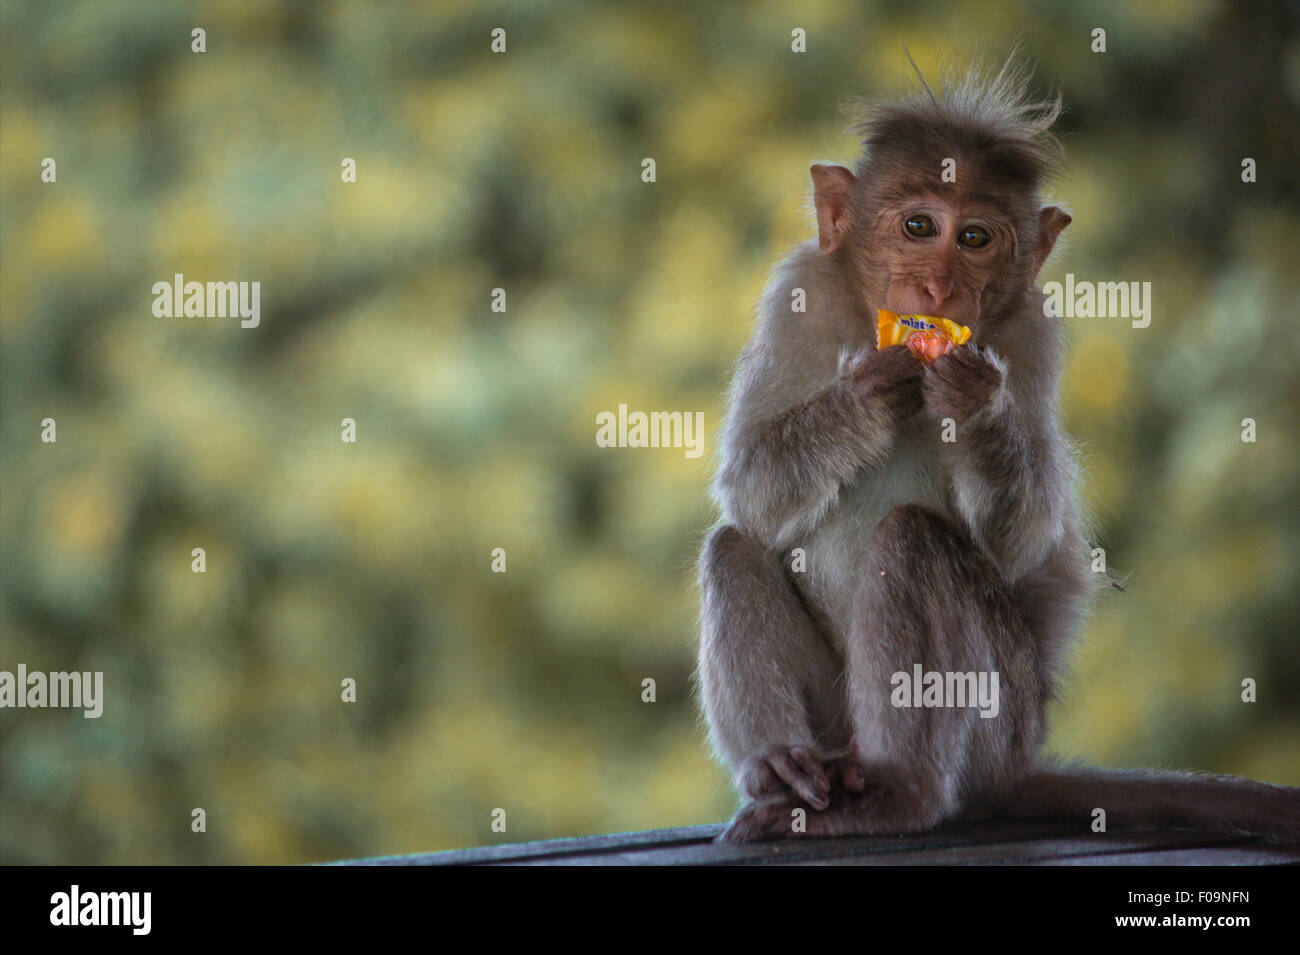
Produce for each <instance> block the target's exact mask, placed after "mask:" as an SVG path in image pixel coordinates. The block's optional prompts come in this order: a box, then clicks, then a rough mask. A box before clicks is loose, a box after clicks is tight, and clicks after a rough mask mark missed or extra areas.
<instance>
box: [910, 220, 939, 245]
mask: <svg viewBox="0 0 1300 955" xmlns="http://www.w3.org/2000/svg"><path fill="white" fill-rule="evenodd" d="M903 228H904V229H906V230H907V234H908V235H912V236H916V237H917V238H918V239H925V238H929V237H930V236H932V235H934V234H935V233H936V232H937V231H938V230H936V229H935V227H934V220H933V219H931V218H930V217H929V216H908V217H907V220H906V221H905V222H904V223H903Z"/></svg>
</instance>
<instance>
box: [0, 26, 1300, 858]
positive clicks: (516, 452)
mask: <svg viewBox="0 0 1300 955" xmlns="http://www.w3.org/2000/svg"><path fill="white" fill-rule="evenodd" d="M1292 9H1293V8H1292ZM1287 10H1288V8H1287V6H1286V5H1283V4H1272V3H1263V2H1260V3H1212V2H1209V0H1164V2H1160V3H1150V4H1125V3H1113V4H1111V3H1101V2H1087V3H1078V2H1065V0H1062V2H1059V3H1037V2H1005V3H979V4H971V3H963V2H935V3H901V2H883V0H878V2H854V3H849V2H800V3H797V4H796V3H788V2H786V3H777V2H752V3H745V4H734V5H732V4H701V3H685V2H654V3H623V4H616V5H596V4H590V5H588V4H578V3H568V2H559V0H554V2H552V0H533V2H528V3H514V2H512V3H483V2H478V0H464V2H453V0H439V2H436V3H420V4H416V3H411V4H371V3H362V2H355V3H344V2H322V3H289V2H267V0H213V2H205V3H186V2H177V3H164V4H160V3H152V2H144V0H124V2H115V3H93V2H68V3H45V2H27V3H18V2H5V3H4V5H3V28H4V29H3V41H2V44H0V53H2V57H0V59H2V62H3V66H2V67H0V68H2V70H3V72H2V74H0V79H2V89H0V102H2V105H3V110H2V113H0V116H2V118H0V183H2V188H3V192H2V202H3V222H2V237H0V238H2V242H3V278H2V282H0V309H2V314H3V321H2V323H0V344H2V345H3V357H2V359H0V369H2V371H3V384H2V389H3V390H2V393H0V394H2V397H3V411H2V413H0V440H2V441H3V494H2V495H0V520H2V522H3V528H2V529H3V539H2V549H0V559H2V560H3V567H2V570H3V599H2V600H0V633H2V635H3V648H2V653H0V669H9V670H13V669H14V668H15V667H16V665H17V664H18V663H20V662H22V663H26V664H27V665H28V667H29V668H31V669H41V670H63V669H80V670H102V671H104V673H105V684H106V695H107V699H106V703H105V713H104V716H103V717H102V718H101V719H99V720H87V719H83V718H82V717H81V715H80V714H79V713H77V712H75V711H71V712H70V711H65V710H24V711H15V710H6V711H4V712H3V713H0V774H2V785H3V788H2V794H3V795H2V801H0V854H2V855H3V858H4V859H5V861H8V862H75V863H105V862H131V863H144V862H167V863H171V862H200V863H208V862H256V863H279V862H292V861H302V860H320V859H329V858H337V857H344V856H357V855H370V854H379V853H393V852H410V851H418V850H431V849H437V848H444V847H454V846H467V845H475V844H484V843H490V842H496V841H517V840H522V839H531V838H540V837H547V836H559V835H569V834H583V833H591V832H596V831H611V830H620V829H639V828H650V827H657V826H666V825H674V824H686V823H694V822H703V821H710V820H717V819H720V818H722V817H724V816H725V815H727V814H728V813H729V812H730V811H731V809H732V796H731V793H730V790H729V787H728V784H727V781H726V780H725V779H724V777H723V776H722V774H721V773H720V772H719V771H718V770H717V769H716V768H714V767H713V765H712V764H711V763H710V761H709V757H708V754H707V751H706V747H705V745H704V742H703V734H702V732H701V731H700V729H699V726H698V722H697V716H696V712H695V708H694V704H693V701H692V697H691V690H690V672H691V668H692V663H693V642H694V637H695V632H694V621H695V612H696V604H695V593H694V588H693V582H692V560H693V557H694V553H695V550H696V548H697V546H698V544H699V542H700V540H701V538H702V536H703V533H704V532H705V530H706V529H707V527H708V525H709V523H710V521H711V520H712V512H711V510H710V506H709V504H708V501H707V497H706V487H707V482H708V479H709V459H708V457H707V456H706V457H705V458H702V459H698V460H692V459H688V458H686V457H685V455H684V454H683V453H682V452H681V451H672V450H641V451H631V450H628V451H613V450H608V449H600V448H597V447H596V446H595V443H594V432H595V415H596V413H597V412H598V411H601V410H606V409H613V408H616V407H617V405H618V404H619V403H620V402H626V403H628V404H629V405H630V406H631V407H632V408H634V409H637V408H640V409H647V410H649V409H666V410H673V409H679V410H686V409H692V410H695V409H702V410H704V411H705V413H706V425H707V427H708V429H709V431H710V432H713V431H714V430H715V429H716V427H717V425H718V422H719V416H720V413H721V409H722V404H721V400H722V395H723V391H724V388H725V384H726V380H727V378H728V373H729V368H730V366H731V363H732V362H733V361H734V359H735V357H736V355H737V353H738V351H739V349H740V347H741V346H742V344H743V342H744V340H745V338H746V337H747V335H748V332H749V328H750V322H751V315H752V306H753V303H754V301H755V300H756V298H757V296H758V293H759V291H760V289H761V287H762V284H763V281H764V277H765V275H766V271H767V269H768V268H769V267H770V265H771V264H772V262H773V261H774V260H775V259H776V258H777V257H778V256H779V255H780V254H781V253H782V252H783V251H784V250H785V249H786V248H787V247H788V246H789V245H790V244H791V243H792V242H795V241H799V240H802V239H804V238H807V237H808V236H810V235H811V234H813V230H812V227H811V225H810V223H809V219H808V215H807V206H806V203H807V180H806V177H807V168H808V165H809V163H810V161H812V160H814V159H818V158H822V159H826V158H830V159H839V160H841V161H842V160H846V159H848V158H850V157H851V156H852V154H853V151H854V143H853V142H852V140H851V139H850V138H849V137H847V136H845V135H844V134H843V127H844V125H845V122H846V121H845V119H844V117H843V116H842V115H841V114H840V113H838V112H837V110H836V108H835V104H836V102H837V99H838V97H839V96H840V95H841V94H860V93H875V92H879V91H884V90H889V89H894V88H898V87H901V86H903V85H904V84H906V83H908V82H909V81H910V78H909V68H908V66H907V63H906V59H905V57H904V54H903V47H904V45H906V46H907V48H908V50H910V52H911V54H912V55H913V56H914V57H915V58H916V60H917V62H918V63H919V64H920V66H921V67H922V68H923V69H925V70H926V71H927V72H929V73H931V74H933V73H934V72H935V69H936V67H937V66H938V64H939V62H940V60H941V58H942V57H943V56H944V55H952V56H953V57H955V58H956V59H957V60H958V61H961V60H964V59H967V58H968V57H969V56H970V55H971V54H972V53H974V52H977V51H978V52H983V53H985V54H987V55H989V56H991V57H994V58H997V57H1000V56H1001V55H1003V54H1004V53H1005V52H1006V50H1007V49H1008V48H1009V46H1010V44H1011V42H1012V41H1013V40H1014V39H1015V38H1016V37H1017V36H1020V37H1021V39H1022V42H1023V46H1024V50H1025V52H1026V53H1027V54H1028V55H1029V56H1030V57H1031V58H1033V59H1035V60H1037V61H1038V63H1039V68H1038V82H1039V83H1040V85H1041V87H1042V88H1043V89H1044V90H1046V89H1047V88H1049V87H1050V86H1055V85H1059V86H1061V87H1062V88H1063V90H1064V93H1065V97H1066V100H1067V103H1068V106H1069V109H1070V112H1069V114H1068V115H1067V117H1066V118H1065V120H1064V121H1063V124H1062V129H1063V132H1064V134H1065V141H1066V146H1067V152H1068V155H1069V158H1070V166H1069V169H1068V170H1067V173H1066V175H1065V176H1064V177H1063V178H1062V179H1061V181H1060V182H1059V184H1058V186H1057V189H1058V192H1059V195H1060V197H1061V198H1062V199H1064V200H1065V201H1066V202H1067V203H1068V204H1069V205H1070V207H1071V209H1072V210H1073V212H1074V217H1075V221H1074V224H1073V225H1072V226H1071V228H1070V229H1069V230H1068V232H1067V234H1066V239H1067V247H1066V248H1065V249H1063V250H1062V251H1061V252H1058V254H1057V256H1056V257H1055V259H1054V260H1053V262H1052V263H1051V264H1050V265H1049V267H1048V269H1047V270H1046V271H1045V273H1044V275H1043V276H1042V278H1043V279H1044V280H1045V281H1046V280H1052V279H1060V278H1061V277H1062V276H1063V275H1064V274H1065V272H1067V271H1072V272H1074V273H1075V275H1076V276H1077V277H1078V278H1079V279H1091V280H1097V281H1103V280H1124V281H1151V282H1152V283H1153V288H1154V292H1153V294H1154V302H1155V313H1154V320H1153V322H1152V324H1151V327H1150V328H1148V329H1142V330H1135V329H1132V328H1130V327H1129V325H1128V323H1127V322H1125V321H1122V320H1113V319H1112V320H1103V319H1078V320H1073V321H1071V322H1070V334H1071V343H1072V356H1071V360H1070V366H1069V374H1068V378H1067V381H1066V388H1065V395H1064V398H1065V405H1066V410H1067V419H1068V426H1069V428H1070V430H1071V431H1072V433H1073V434H1074V435H1075V436H1076V437H1077V438H1078V439H1079V441H1080V443H1081V446H1082V448H1083V451H1084V455H1085V462H1086V465H1087V467H1088V472H1089V475H1090V480H1089V484H1088V490H1087V497H1088V501H1089V504H1090V505H1091V506H1092V507H1093V508H1094V510H1095V512H1096V514H1097V518H1098V526H1099V529H1100V530H1099V534H1100V540H1101V542H1102V543H1103V544H1104V545H1105V546H1106V548H1107V550H1108V554H1109V557H1110V561H1111V565H1112V568H1113V569H1116V570H1118V571H1119V572H1121V573H1128V574H1130V576H1129V578H1128V581H1127V587H1128V589H1127V592H1125V593H1123V594H1120V593H1118V592H1116V593H1114V594H1113V595H1112V596H1111V597H1109V598H1108V599H1107V600H1105V601H1104V602H1103V603H1102V605H1101V606H1100V607H1099V608H1098V610H1097V612H1096V614H1095V615H1094V617H1093V619H1092V620H1091V622H1090V624H1089V626H1088V630H1087V634H1086V643H1085V644H1084V646H1083V649H1082V650H1081V652H1080V653H1079V654H1078V656H1077V659H1076V666H1075V674H1076V681H1077V682H1076V683H1075V684H1074V689H1073V690H1072V691H1071V692H1070V693H1069V695H1068V696H1067V698H1066V699H1065V700H1064V701H1062V703H1061V705H1059V706H1058V707H1056V710H1055V712H1054V720H1055V729H1054V736H1053V743H1054V745H1055V746H1056V747H1057V748H1058V749H1060V750H1061V751H1063V752H1066V753H1071V754H1075V755H1079V756H1083V757H1086V758H1089V759H1092V760H1094V761H1098V762H1101V763H1103V764H1107V765H1121V764H1161V765H1195V766H1200V767H1203V768H1207V769H1211V770H1216V771H1222V772H1237V773H1246V774H1250V775H1253V776H1256V777H1260V778H1264V779H1269V780H1274V781H1280V782H1287V783H1292V784H1296V783H1300V742H1298V734H1297V728H1298V727H1300V699H1298V698H1297V693H1296V689H1295V688H1296V686H1297V685H1300V654H1298V653H1297V647H1296V640H1295V631H1296V625H1295V621H1296V619H1297V611H1298V610H1300V607H1298V606H1297V603H1298V600H1300V598H1298V596H1297V595H1298V594H1300V586H1298V584H1300V535H1298V534H1297V521H1298V520H1300V511H1298V509H1297V507H1296V491H1295V489H1296V477H1297V475H1296V460H1297V455H1296V451H1297V447H1296V426H1295V425H1296V422H1295V417H1294V409H1295V408H1296V407H1297V403H1298V402H1300V394H1298V393H1297V378H1296V376H1295V374H1294V371H1293V370H1294V367H1295V362H1296V358H1297V350H1298V349H1297V344H1296V337H1297V336H1296V325H1295V320H1296V318H1297V307H1296V301H1297V300H1296V296H1295V292H1294V288H1293V285H1292V283H1293V282H1294V281H1295V278H1296V274H1297V266H1300V261H1297V245H1296V239H1295V236H1296V232H1297V228H1298V227H1300V211H1298V210H1300V203H1298V202H1297V187H1296V178H1295V157H1296V156H1297V155H1300V143H1298V142H1297V138H1298V137H1300V133H1298V130H1300V122H1297V118H1298V106H1297V104H1298V103H1300V43H1298V41H1297V35H1296V31H1295V22H1294V19H1293V17H1294V14H1293V13H1288V12H1287ZM1288 17H1292V19H1290V20H1288V19H1287V18H1288ZM196 26H198V27H203V28H204V29H206V31H207V52H206V53H202V54H198V53H193V52H191V50H190V42H191V40H190V31H191V29H192V28H193V27H196ZM498 26H500V27H504V28H505V29H506V30H507V37H508V39H507V43H508V52H507V53H505V54H504V55H494V54H492V53H491V52H490V51H489V34H490V31H491V30H492V29H493V28H494V27H498ZM1097 26H1102V27H1104V28H1106V30H1107V34H1108V38H1107V42H1108V52H1106V53H1105V54H1094V53H1092V52H1091V51H1090V49H1089V47H1090V42H1091V38H1090V32H1091V30H1092V29H1093V28H1094V27H1097ZM795 27H802V28H804V29H805V30H807V32H808V52H807V53H806V54H795V53H792V52H791V51H790V32H791V30H792V29H793V28H795ZM46 156H50V157H53V158H55V159H56V160H57V163H58V167H57V168H58V181H57V183H55V184H45V183H42V182H41V181H40V178H39V173H40V164H41V160H42V158H43V157H46ZM646 156H652V157H654V158H655V159H656V162H657V166H658V182H657V183H654V184H652V185H647V184H644V183H642V182H641V179H640V168H641V166H640V164H641V159H642V158H643V157H646ZM1245 156H1250V157H1253V158H1254V159H1256V160H1257V162H1258V168H1259V181H1258V182H1257V183H1255V184H1243V183H1242V182H1241V181H1240V164H1241V159H1242V158H1243V157H1245ZM344 157H353V158H355V159H356V161H357V168H358V177H359V181H358V182H357V183H356V184H351V185H345V184H343V183H342V182H341V181H340V162H341V160H342V159H343V158H344ZM177 272H180V273H183V274H184V275H185V276H186V277H187V278H190V279H196V280H199V281H207V280H243V281H253V280H256V281H260V282H261V283H262V315H263V317H262V325H261V327H260V328H257V329H248V330H245V329H241V328H239V327H238V323H237V322H234V321H221V320H215V321H207V320H202V319H188V320H187V319H159V318H155V317H153V315H152V314H151V304H152V293H151V286H152V284H153V283H154V282H156V281H167V280H170V278H171V276H172V275H173V274H174V273H177ZM495 287H501V288H504V289H506V291H507V294H508V311H507V312H506V313H505V314H497V313H493V312H492V311H490V309H489V302H490V293H491V290H492V289H493V288H495ZM47 416H49V417H53V418H55V419H56V420H57V422H58V442H57V444H52V445H50V444H42V443H41V442H40V440H39V430H40V421H41V419H42V418H44V417H47ZM1247 416H1249V417H1253V418H1255V419H1256V420H1257V422H1258V429H1259V438H1258V441H1257V443H1255V444H1243V443H1242V441H1241V440H1240V437H1239V433H1240V424H1239V422H1240V421H1241V419H1242V418H1243V417H1247ZM345 417H353V418H355V419H356V421H357V422H358V435H359V440H358V443H357V444H355V445H349V444H344V443H342V442H341V441H340V436H339V426H340V421H341V419H343V418H345ZM197 546H202V547H205V548H206V549H207V555H208V557H207V573H206V574H202V575H200V574H194V573H192V572H191V569H190V562H191V557H190V551H191V549H192V548H194V547H197ZM494 547H504V548H505V549H506V551H507V553H508V561H509V563H508V568H509V570H508V573H506V574H504V575H499V574H492V573H490V572H489V555H490V552H491V550H492V548H494ZM1247 676H1250V677H1254V678H1255V679H1257V680H1258V681H1259V702H1257V703H1255V704H1253V705H1246V704H1243V703H1242V702H1240V698H1239V696H1240V681H1241V680H1242V678H1243V677H1247ZM345 677H353V678H355V679H356V681H357V685H358V695H359V699H358V702H357V703H355V704H343V703H341V702H340V681H341V680H342V679H343V678H345ZM645 677H654V678H655V679H656V680H657V683H658V702H657V703H654V704H646V703H642V702H641V701H640V693H641V680H642V679H643V678H645ZM199 806H201V807H203V808H204V809H206V810H207V814H208V831H207V833H206V834H203V835H196V834H193V833H191V831H190V812H191V809H192V808H193V807H199ZM496 807H501V808H504V809H506V810H507V813H508V821H509V828H508V832H507V833H506V834H505V835H500V834H494V833H492V832H491V831H490V828H489V821H490V813H491V811H492V810H493V809H494V808H496Z"/></svg>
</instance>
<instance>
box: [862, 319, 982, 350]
mask: <svg viewBox="0 0 1300 955" xmlns="http://www.w3.org/2000/svg"><path fill="white" fill-rule="evenodd" d="M876 331H877V334H876V341H877V342H878V344H879V347H880V348H888V347H889V346H891V345H906V346H907V349H908V351H910V352H911V353H912V354H913V355H915V356H916V357H917V358H920V359H921V360H922V361H934V360H935V359H936V358H938V357H939V356H940V355H946V354H948V352H950V351H952V350H953V348H955V347H956V346H958V345H964V344H966V342H968V341H969V340H970V334H971V332H970V329H969V328H967V327H966V326H965V325H959V324H958V323H957V322H954V321H952V320H951V319H947V318H940V317H938V316H936V315H898V314H896V313H894V312H891V311H888V310H886V309H883V308H882V309H881V310H880V311H878V312H877V313H876Z"/></svg>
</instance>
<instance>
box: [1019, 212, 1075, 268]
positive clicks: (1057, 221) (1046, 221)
mask: <svg viewBox="0 0 1300 955" xmlns="http://www.w3.org/2000/svg"><path fill="white" fill-rule="evenodd" d="M1071 221H1073V220H1072V219H1071V218H1070V214H1069V213H1068V212H1066V211H1065V210H1064V209H1062V208H1061V207H1060V206H1047V207H1046V208H1044V209H1043V210H1042V211H1041V212H1039V213H1038V244H1037V245H1036V246H1034V274H1033V275H1031V276H1030V279H1029V280H1030V281H1031V282H1032V281H1033V280H1034V279H1036V278H1038V270H1039V269H1041V268H1042V267H1043V263H1044V262H1046V261H1047V257H1048V256H1049V255H1051V254H1052V249H1053V247H1055V245H1056V237H1057V236H1059V235H1060V234H1061V230H1062V229H1064V228H1065V227H1066V226H1067V225H1069V224H1070V222H1071Z"/></svg>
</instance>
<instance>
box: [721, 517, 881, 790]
mask: <svg viewBox="0 0 1300 955" xmlns="http://www.w3.org/2000/svg"><path fill="white" fill-rule="evenodd" d="M700 589H701V591H702V596H703V600H702V612H701V631H700V684H701V690H702V695H703V700H704V707H705V711H706V713H707V715H708V721H709V731H710V736H711V738H712V741H713V746H714V749H715V750H716V751H717V752H718V753H719V755H720V756H721V757H722V758H723V759H724V760H725V762H726V764H727V766H728V767H729V768H730V769H731V770H732V772H733V773H734V774H735V779H736V788H737V789H738V790H739V791H740V792H741V793H742V794H744V795H745V796H748V797H749V798H757V797H760V796H764V795H768V794H771V793H773V792H779V791H780V792H785V791H788V790H787V789H786V787H789V789H790V790H793V791H794V792H795V793H797V794H798V795H799V796H800V797H801V798H802V799H803V800H804V801H806V802H808V803H809V804H811V805H814V806H820V807H824V806H826V805H827V804H828V798H829V794H830V786H831V782H832V781H833V776H834V775H836V774H837V770H838V769H839V764H838V763H834V762H832V763H831V764H829V765H828V764H827V763H826V762H825V759H826V757H827V756H829V755H831V754H830V752H829V750H830V749H832V748H834V747H836V746H843V745H844V744H845V743H846V742H847V739H848V730H847V723H846V718H845V709H844V704H843V693H844V691H843V680H842V674H843V668H842V664H841V663H840V661H839V660H838V659H837V658H836V656H835V655H834V654H833V653H832V652H831V649H830V647H829V646H828V645H827V643H826V641H825V640H824V639H822V637H821V636H820V635H819V634H818V632H817V629H816V627H815V626H814V624H813V621H812V619H811V617H810V616H809V615H808V612H807V610H806V609H805V608H804V606H803V604H802V602H801V601H800V599H799V597H798V595H797V594H796V593H795V592H794V588H793V587H792V586H791V585H790V582H789V580H787V578H786V576H785V574H784V573H783V571H782V568H781V565H780V562H779V560H778V558H777V556H776V555H775V554H774V553H772V552H770V551H769V550H767V549H766V548H764V547H763V546H762V545H761V544H760V543H759V542H758V541H756V540H754V539H753V538H751V537H749V536H748V535H746V534H744V533H742V532H741V531H739V530H737V529H736V528H735V527H731V526H724V527H720V528H718V529H717V530H715V531H714V532H713V534H712V535H711V536H710V537H709V540H708V542H707V543H706V544H705V546H704V552H703V554H702V555H701V559H700ZM842 781H843V782H844V785H846V786H850V787H852V786H853V785H854V784H855V783H856V782H857V781H858V780H857V779H856V777H854V776H853V775H852V768H850V770H849V773H848V775H846V776H845V777H844V778H843V780H842Z"/></svg>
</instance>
